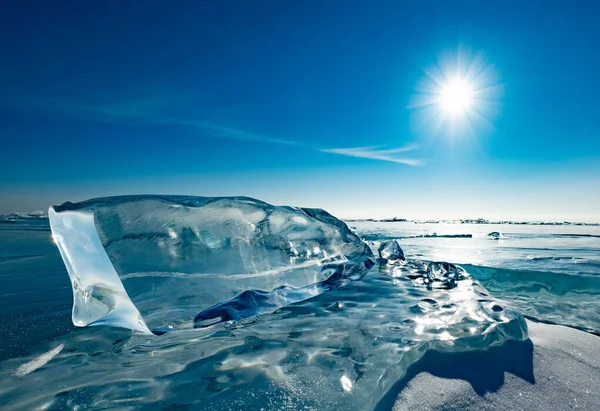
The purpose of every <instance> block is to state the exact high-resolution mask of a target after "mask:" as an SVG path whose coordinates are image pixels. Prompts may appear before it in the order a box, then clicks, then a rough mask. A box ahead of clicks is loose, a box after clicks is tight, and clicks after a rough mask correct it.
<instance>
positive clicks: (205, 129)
mask: <svg viewBox="0 0 600 411" xmlns="http://www.w3.org/2000/svg"><path fill="white" fill-rule="evenodd" d="M109 101H110V102H109ZM187 103H188V102H187V101H186V99H185V98H177V97H175V98H170V99H168V98H163V97H144V98H142V97H140V98H129V99H117V98H115V99H106V98H105V99H104V101H82V100H81V99H72V98H65V97H43V98H39V97H34V96H27V95H20V96H11V98H8V96H0V106H1V105H10V106H11V107H13V108H15V107H19V108H21V109H25V110H33V111H44V112H52V113H54V114H60V115H63V116H65V117H69V118H76V119H78V120H85V121H96V122H104V123H111V124H123V125H129V126H131V125H144V126H148V125H174V126H179V127H188V128H192V129H195V130H197V131H198V132H200V133H202V134H203V135H205V136H210V137H212V138H223V139H229V140H237V141H246V142H257V143H259V142H260V143H270V144H283V145H292V146H297V147H302V148H305V149H308V150H315V151H320V152H323V153H330V154H337V155H342V156H347V157H358V158H367V159H371V160H379V161H387V162H392V163H398V164H406V165H410V166H417V165H419V164H421V161H420V160H418V159H415V158H409V157H406V156H404V155H401V154H402V153H407V152H410V151H413V150H415V149H417V148H418V147H417V145H415V144H411V145H407V146H404V147H398V148H384V146H370V147H347V148H317V147H314V146H311V145H307V144H306V143H303V142H297V141H292V140H287V139H282V138H275V137H272V136H268V135H265V134H261V133H255V132H252V131H248V130H246V129H243V128H237V127H234V126H231V125H228V124H227V122H225V121H223V120H210V119H201V118H200V119H199V118H197V117H196V118H193V117H195V116H191V115H190V114H191V113H190V112H189V111H188V112H187V114H188V115H185V114H184V115H174V114H172V113H174V112H176V111H177V110H174V108H177V107H185V106H189V104H187ZM181 111H185V110H181Z"/></svg>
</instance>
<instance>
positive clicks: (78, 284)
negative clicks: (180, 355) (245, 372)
mask: <svg viewBox="0 0 600 411" xmlns="http://www.w3.org/2000/svg"><path fill="white" fill-rule="evenodd" d="M49 218H50V224H51V227H52V232H53V236H54V239H55V241H56V243H57V245H58V248H59V249H60V252H61V255H62V257H63V260H64V262H65V265H66V267H67V270H68V272H69V276H70V278H71V282H72V284H73V296H74V303H73V323H74V324H75V325H77V326H86V325H97V324H109V325H114V326H120V327H127V328H131V329H134V330H138V331H142V332H150V331H149V329H153V328H161V329H163V328H165V327H167V329H169V328H182V327H188V326H189V327H192V326H193V319H194V316H195V315H196V314H198V313H199V312H201V311H202V310H204V309H206V308H208V307H211V306H213V305H215V304H218V303H220V302H223V301H227V300H231V299H233V298H234V297H235V296H237V295H239V294H240V293H242V292H244V291H247V290H263V291H271V290H275V289H277V288H279V287H284V286H285V287H290V288H292V289H293V288H300V287H307V286H309V285H312V284H317V283H321V282H323V281H326V280H328V278H326V276H328V275H330V274H331V273H330V272H329V271H330V270H321V266H323V265H324V264H330V263H340V264H342V263H344V262H346V261H351V262H355V263H357V264H358V266H359V267H368V266H369V263H370V262H371V261H372V259H373V254H372V251H371V250H370V248H369V247H368V246H367V245H366V244H365V243H364V242H363V241H362V240H361V239H360V238H359V237H358V236H357V235H356V234H354V233H353V232H352V231H351V230H350V229H349V228H348V227H347V226H346V224H345V223H343V222H342V221H340V220H338V219H336V218H335V217H333V216H332V215H330V214H328V213H327V212H325V211H323V210H319V209H307V208H295V207H278V206H273V205H270V204H267V203H264V202H262V201H258V200H254V199H251V198H245V197H221V198H209V197H190V196H122V197H108V198H100V199H94V200H88V201H84V202H81V203H65V204H62V205H60V206H54V207H51V208H50V210H49ZM362 275H364V273H362ZM360 277H361V275H358V276H355V278H353V277H349V278H345V279H344V281H346V280H348V279H350V280H352V279H358V278H360ZM330 281H331V280H330ZM321 288H323V287H321ZM324 289H326V287H325V288H324Z"/></svg>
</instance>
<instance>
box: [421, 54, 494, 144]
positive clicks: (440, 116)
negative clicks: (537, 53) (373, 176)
mask: <svg viewBox="0 0 600 411" xmlns="http://www.w3.org/2000/svg"><path fill="white" fill-rule="evenodd" d="M424 72H425V76H424V77H423V78H422V79H421V80H420V82H419V83H418V84H417V93H416V94H415V96H414V97H413V101H412V103H411V108H412V109H414V110H415V112H414V114H415V117H414V118H415V120H416V125H417V129H420V128H424V129H425V131H426V132H427V134H428V135H435V134H438V133H442V134H443V135H446V136H457V135H462V136H465V135H481V134H482V133H485V132H487V131H488V130H490V127H491V128H493V125H492V123H491V120H492V119H493V117H495V116H496V115H497V113H498V108H499V100H498V99H499V97H500V94H501V91H502V85H501V84H500V83H499V82H498V75H497V73H496V71H495V69H494V67H493V66H492V65H491V64H490V63H488V62H487V60H486V59H485V58H484V57H483V55H482V54H481V53H473V52H469V51H467V50H465V49H464V48H462V47H461V48H459V50H457V51H454V52H446V53H444V54H442V55H440V56H439V57H438V61H437V63H436V64H433V65H431V66H430V67H428V68H426V69H424Z"/></svg>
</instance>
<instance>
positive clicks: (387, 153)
mask: <svg viewBox="0 0 600 411" xmlns="http://www.w3.org/2000/svg"><path fill="white" fill-rule="evenodd" d="M417 148H418V146H417V145H416V144H410V145H407V146H404V147H398V148H392V149H382V148H381V146H371V147H348V148H327V149H320V150H319V151H322V152H323V153H332V154H339V155H342V156H348V157H358V158H368V159H370V160H380V161H388V162H391V163H398V164H406V165H409V166H418V165H420V164H421V160H418V159H414V158H400V157H396V156H395V154H399V153H406V152H408V151H412V150H415V149H417Z"/></svg>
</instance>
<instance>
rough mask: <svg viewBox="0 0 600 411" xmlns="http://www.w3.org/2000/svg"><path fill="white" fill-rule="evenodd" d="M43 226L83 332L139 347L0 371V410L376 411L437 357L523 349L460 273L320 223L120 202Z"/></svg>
mask: <svg viewBox="0 0 600 411" xmlns="http://www.w3.org/2000/svg"><path fill="white" fill-rule="evenodd" d="M273 215H282V219H274V222H276V223H277V224H275V223H274V222H273V221H271V220H270V218H271V217H272V216H273ZM296 217H298V218H297V219H296ZM50 219H51V221H52V229H53V234H54V236H55V240H56V242H57V244H58V246H59V248H60V250H61V254H62V256H63V259H64V262H65V265H66V266H67V269H68V271H69V274H70V275H71V278H72V281H73V285H74V297H75V298H74V300H75V307H74V318H75V319H79V320H80V321H81V322H80V323H79V324H78V325H86V324H108V325H113V326H115V325H119V326H120V327H127V328H132V329H136V330H139V331H145V332H146V333H147V334H141V333H139V332H137V333H131V332H130V331H129V330H127V329H123V328H117V327H102V328H100V327H94V328H91V329H87V330H82V332H73V333H71V332H69V333H66V334H64V335H61V336H59V337H57V338H55V339H53V340H52V341H47V342H44V344H43V345H42V346H39V347H35V348H33V349H32V350H31V355H30V356H27V357H20V358H14V359H10V360H8V361H5V362H3V363H2V364H1V365H2V367H0V368H2V371H0V381H2V383H1V384H0V391H1V392H2V397H3V400H4V401H5V402H3V404H4V406H5V408H7V409H38V408H39V409H44V408H45V409H64V408H74V407H81V408H91V409H99V408H101V409H106V408H131V407H133V408H170V407H171V408H186V407H189V408H191V409H207V410H209V409H215V410H216V409H218V410H222V409H224V410H227V409H236V410H237V409H261V408H264V409H286V408H287V409H319V410H328V409H331V410H338V409H374V408H376V407H378V405H381V404H383V403H385V400H386V399H389V398H391V401H389V402H388V404H390V403H393V402H394V400H395V398H396V394H397V393H396V392H395V391H394V387H395V386H396V384H397V383H398V382H399V381H402V380H403V378H404V377H405V376H409V375H410V369H412V368H414V367H411V366H412V365H414V364H417V363H422V361H421V362H420V360H421V359H423V360H424V361H425V362H427V361H429V360H430V359H431V356H432V355H434V354H433V353H438V354H435V355H442V356H446V355H452V356H454V355H458V356H459V357H460V358H463V357H462V356H463V355H467V354H473V355H475V354H477V353H478V352H479V353H481V352H487V351H488V350H490V349H492V348H494V347H496V348H499V349H501V348H503V347H506V346H512V345H514V344H518V345H519V344H521V345H520V346H521V347H525V348H527V347H528V345H527V344H528V341H527V325H526V323H525V321H524V319H523V317H522V316H521V315H520V314H519V313H518V312H516V311H514V310H513V309H511V307H510V306H508V305H507V304H506V303H505V302H503V301H501V300H498V299H496V298H494V297H492V296H490V295H489V294H488V292H487V290H485V289H484V288H483V287H482V286H481V285H480V284H479V283H478V282H477V281H476V280H475V279H473V278H472V277H471V275H470V274H469V272H468V271H465V270H464V269H463V268H462V267H460V266H457V265H454V264H451V263H447V262H443V261H433V262H431V261H422V260H417V259H414V258H411V257H412V256H414V255H415V254H414V253H412V254H411V252H410V251H411V250H410V249H407V251H408V252H407V253H406V254H405V253H404V250H402V248H401V247H400V245H399V244H398V243H397V242H396V241H395V240H389V241H374V242H373V243H370V244H369V245H368V247H366V244H365V243H364V242H363V241H362V240H361V239H360V238H359V237H358V236H356V235H355V234H354V233H352V232H351V231H350V230H349V229H348V228H347V227H346V225H345V224H343V223H342V222H340V221H339V220H337V219H335V218H334V217H332V216H330V215H329V214H327V213H325V212H323V211H318V210H303V209H296V208H289V207H273V206H270V205H268V204H265V203H262V202H259V201H256V200H250V199H240V198H227V199H223V198H221V199H205V198H204V199H203V198H189V197H125V198H116V199H115V198H113V199H100V200H92V201H88V202H85V203H82V204H65V205H63V206H60V207H55V208H54V209H52V210H51V212H50ZM302 223H304V224H302ZM286 224H287V225H286ZM298 224H300V225H298ZM286 227H288V228H286ZM169 229H171V230H172V233H171V232H170V231H169ZM173 233H174V234H173ZM184 233H186V234H184ZM267 233H268V234H269V235H267ZM240 238H241V239H245V240H246V241H241V240H240ZM282 238H283V239H286V240H285V241H283V240H281V239H282ZM290 242H291V244H290ZM315 244H318V247H319V251H320V250H324V251H323V252H322V253H323V254H322V255H321V253H320V252H315V247H316V246H317V245H315ZM267 245H268V246H267ZM294 250H295V252H294ZM308 251H310V255H309V253H308ZM373 251H375V253H374V252H373ZM296 253H297V254H296ZM324 253H327V255H325V254H324ZM222 254H223V255H222ZM374 254H377V256H375V255H374ZM315 255H316V256H315ZM57 257H58V256H57ZM259 257H260V258H259ZM59 263H60V261H59ZM469 270H470V269H469ZM57 274H59V275H63V274H62V270H57ZM159 280H160V281H159ZM179 282H181V283H179ZM309 297H310V298H309ZM173 318H175V320H173ZM147 323H148V324H151V325H150V326H151V327H152V329H156V328H163V327H168V326H169V325H172V326H173V327H174V328H178V330H177V331H174V332H167V333H165V334H164V335H161V336H153V335H150V334H149V330H148V328H147V327H146V324H147ZM142 326H143V327H142ZM144 327H145V328H144ZM194 327H195V328H196V329H194ZM164 331H166V330H164ZM511 344H512V345H511ZM522 344H525V345H524V346H523V345H522ZM435 358H437V357H435ZM452 358H455V357H452ZM520 361H521V360H520V359H519V358H516V359H513V358H510V356H509V357H508V358H507V359H506V360H505V363H506V365H507V366H510V365H511V364H516V363H518V362H520ZM467 364H469V362H468V361H466V362H464V363H460V364H458V365H457V366H456V367H453V369H456V370H463V369H465V366H466V365H467ZM390 396H391V397H390ZM382 401H383V403H382ZM49 407H50V408H49Z"/></svg>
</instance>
